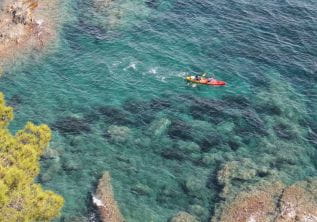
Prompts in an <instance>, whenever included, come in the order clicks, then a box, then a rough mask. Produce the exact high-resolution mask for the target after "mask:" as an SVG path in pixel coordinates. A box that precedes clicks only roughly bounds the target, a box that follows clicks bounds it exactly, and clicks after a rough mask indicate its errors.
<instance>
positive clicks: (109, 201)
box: [93, 172, 125, 222]
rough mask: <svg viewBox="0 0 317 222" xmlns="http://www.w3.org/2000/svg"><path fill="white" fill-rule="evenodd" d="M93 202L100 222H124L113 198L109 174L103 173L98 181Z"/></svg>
mask: <svg viewBox="0 0 317 222" xmlns="http://www.w3.org/2000/svg"><path fill="white" fill-rule="evenodd" d="M93 202H94V204H95V205H96V207H97V208H98V211H99V214H100V219H101V221H102V222H124V221H125V220H124V218H123V216H122V214H121V212H120V209H119V207H118V205H117V202H116V200H115V198H114V194H113V190H112V185H111V177H110V173H109V172H105V173H104V174H103V176H102V178H101V179H100V180H99V183H98V187H97V190H96V193H95V195H94V196H93Z"/></svg>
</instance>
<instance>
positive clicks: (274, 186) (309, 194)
mask: <svg viewBox="0 0 317 222" xmlns="http://www.w3.org/2000/svg"><path fill="white" fill-rule="evenodd" d="M316 190H317V181H316V180H312V181H305V182H298V183H296V184H294V185H291V186H286V185H284V184H283V183H281V182H273V183H271V184H261V185H258V186H255V187H253V188H252V189H251V190H246V191H243V192H240V193H239V194H237V195H236V196H235V197H234V198H230V197H228V199H227V200H226V201H225V202H224V203H222V204H221V205H220V206H219V207H218V208H217V209H216V211H215V215H214V217H213V219H212V222H296V221H302V222H316V221H317V192H316Z"/></svg>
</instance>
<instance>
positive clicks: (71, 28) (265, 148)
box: [0, 0, 317, 221]
mask: <svg viewBox="0 0 317 222" xmlns="http://www.w3.org/2000/svg"><path fill="white" fill-rule="evenodd" d="M65 7H67V8H66V10H65V11H66V12H67V13H69V14H68V15H67V17H71V18H74V19H72V20H70V21H68V22H67V23H65V24H63V26H62V28H61V30H60V40H59V41H58V44H57V46H56V47H55V48H54V49H52V51H51V52H50V53H48V54H45V55H44V56H43V57H42V58H41V59H38V60H36V61H34V60H33V59H32V55H28V56H29V58H27V59H26V60H25V62H23V64H19V65H17V66H15V67H14V68H12V69H10V70H9V71H8V72H7V73H6V75H5V76H4V77H2V79H1V81H0V90H1V91H3V92H4V93H5V94H6V97H7V99H8V102H9V103H10V104H11V105H12V106H14V107H15V116H16V118H15V121H14V122H13V124H12V125H11V127H12V129H13V130H15V129H18V128H20V127H22V126H23V125H24V124H25V122H26V121H33V122H36V123H47V124H48V125H50V127H51V128H52V129H53V130H54V137H53V141H52V143H51V148H52V149H55V150H57V151H58V153H59V156H58V157H55V158H53V159H43V160H42V171H41V175H40V177H39V182H41V183H42V184H43V185H44V186H45V187H46V188H49V189H52V190H54V191H56V192H58V193H60V194H62V195H63V196H64V197H65V200H66V202H65V206H64V208H63V212H62V216H61V218H59V219H58V221H67V218H68V220H70V219H69V217H70V216H86V217H89V215H91V213H92V208H91V194H92V193H93V191H94V189H95V186H96V183H97V180H98V179H99V178H100V176H101V174H102V172H103V171H105V170H108V171H110V172H111V174H112V177H113V186H114V190H115V195H116V198H117V200H118V202H119V205H120V208H121V209H122V212H123V214H124V216H125V218H126V219H127V221H166V220H167V218H169V217H170V216H172V215H173V214H175V213H176V212H178V211H180V210H183V211H189V212H191V213H192V214H195V213H196V216H197V217H199V218H200V220H201V221H208V218H210V216H211V215H212V211H213V207H214V205H215V203H216V202H217V201H218V200H219V198H218V196H217V194H218V192H219V190H220V187H219V186H218V185H217V183H216V182H215V180H216V179H215V177H216V172H217V170H218V169H219V168H220V166H221V165H222V164H223V163H226V162H227V161H231V160H239V159H242V158H249V159H252V160H254V162H255V163H256V164H257V165H258V166H259V167H266V168H270V169H272V170H274V171H276V172H277V174H278V176H279V178H280V179H281V180H283V181H284V182H286V183H291V182H294V181H296V180H300V179H305V178H307V177H309V176H314V175H316V142H317V136H316V133H317V124H316V119H317V116H316V112H315V110H316V108H317V107H316V86H315V85H316V80H317V77H316V76H317V73H316V72H317V62H316V61H317V60H316V58H317V53H316V48H317V42H316V37H317V28H316V27H317V4H316V3H315V1H309V0H302V1H295V0H289V1H263V0H261V1H252V0H238V1H229V0H226V1H220V0H215V1H205V0H199V1H198V0H194V1H190V2H188V3H187V2H184V1H179V0H170V1H165V0H148V1H145V2H143V1H141V0H136V1H135V2H133V3H130V2H128V1H125V0H121V1H117V2H114V3H113V6H111V7H110V8H107V9H104V8H102V7H101V8H100V7H98V8H97V7H96V6H95V7H94V4H92V2H91V1H82V0H80V1H70V2H69V3H68V4H67V6H65ZM65 16H66V15H65ZM202 72H207V73H213V74H215V76H216V77H217V78H218V79H222V80H225V81H226V82H228V86H227V87H223V88H212V87H204V86H199V87H192V86H188V85H187V84H186V83H185V82H184V81H183V79H182V78H183V77H184V76H185V75H186V73H202ZM113 125H116V126H126V127H128V128H129V129H126V128H124V129H125V130H126V131H125V132H124V135H116V136H115V135H111V132H110V133H109V129H113V127H112V128H111V126H113ZM109 127H110V128H109ZM113 134H114V133H113ZM193 142H194V143H193ZM263 177H264V178H263ZM259 178H261V179H265V175H259ZM197 205H199V206H200V210H195V209H197ZM195 206H196V208H195Z"/></svg>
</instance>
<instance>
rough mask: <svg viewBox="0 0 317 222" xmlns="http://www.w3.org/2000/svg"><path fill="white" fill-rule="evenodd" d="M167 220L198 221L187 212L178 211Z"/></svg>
mask: <svg viewBox="0 0 317 222" xmlns="http://www.w3.org/2000/svg"><path fill="white" fill-rule="evenodd" d="M169 222H198V220H197V219H196V218H195V217H194V216H193V215H190V214H189V213H187V212H184V211H180V212H178V213H177V214H176V215H175V216H173V217H172V218H171V219H170V220H169Z"/></svg>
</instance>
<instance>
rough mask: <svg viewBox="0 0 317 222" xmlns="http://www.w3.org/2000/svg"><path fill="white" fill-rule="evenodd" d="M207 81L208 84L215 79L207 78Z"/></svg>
mask: <svg viewBox="0 0 317 222" xmlns="http://www.w3.org/2000/svg"><path fill="white" fill-rule="evenodd" d="M207 80H208V82H211V81H214V80H215V79H214V78H212V77H210V78H208V79H207Z"/></svg>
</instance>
